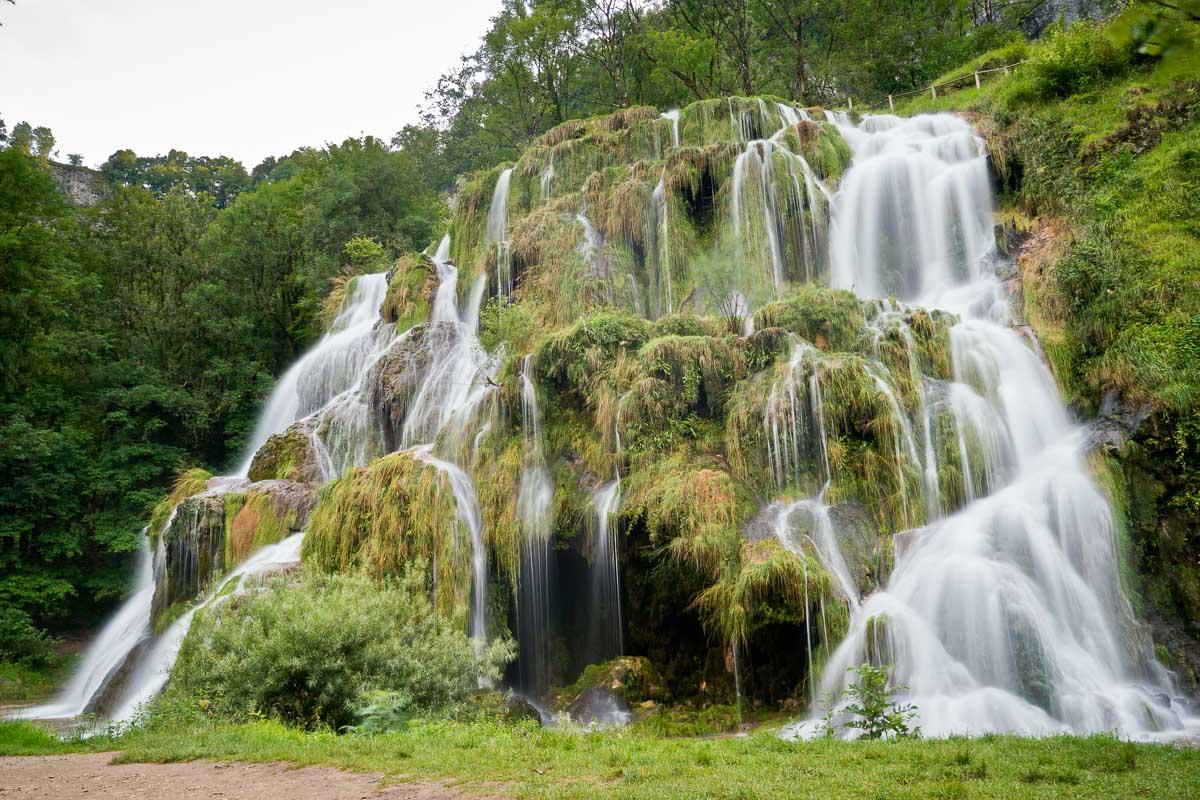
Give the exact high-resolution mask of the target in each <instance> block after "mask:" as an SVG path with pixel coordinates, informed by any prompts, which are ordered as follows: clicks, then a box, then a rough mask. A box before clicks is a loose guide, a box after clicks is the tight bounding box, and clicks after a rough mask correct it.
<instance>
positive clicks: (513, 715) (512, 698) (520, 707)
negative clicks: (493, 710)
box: [504, 694, 543, 725]
mask: <svg viewBox="0 0 1200 800" xmlns="http://www.w3.org/2000/svg"><path fill="white" fill-rule="evenodd" d="M504 721H505V722H513V723H516V722H536V723H537V724H538V725H541V724H542V722H543V720H542V712H540V711H538V708H537V706H535V705H534V704H533V703H532V702H530V701H529V700H528V699H527V698H524V697H521V696H520V695H516V694H509V695H507V696H506V697H505V700H504Z"/></svg>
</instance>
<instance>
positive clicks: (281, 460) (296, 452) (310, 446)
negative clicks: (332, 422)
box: [249, 417, 325, 483]
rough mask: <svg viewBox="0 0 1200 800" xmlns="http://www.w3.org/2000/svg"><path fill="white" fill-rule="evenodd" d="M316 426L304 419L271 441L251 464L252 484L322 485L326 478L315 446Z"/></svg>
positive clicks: (311, 421) (309, 420) (256, 455)
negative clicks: (272, 481) (273, 482)
mask: <svg viewBox="0 0 1200 800" xmlns="http://www.w3.org/2000/svg"><path fill="white" fill-rule="evenodd" d="M314 425H315V422H314V420H313V419H312V418H311V417H309V418H306V419H302V420H300V421H299V422H297V423H295V424H293V425H292V426H291V427H290V428H288V429H287V430H285V431H284V432H283V433H277V434H275V435H273V436H272V437H271V438H269V439H267V441H266V442H265V443H264V444H263V446H262V447H260V448H259V449H258V452H257V453H255V454H254V460H253V461H251V462H250V472H249V477H250V480H252V481H266V480H281V481H296V482H298V483H322V482H323V481H324V479H325V476H324V474H323V472H322V470H321V463H320V459H319V457H318V456H317V449H316V445H315V443H314V442H313V429H314Z"/></svg>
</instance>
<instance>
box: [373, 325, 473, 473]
mask: <svg viewBox="0 0 1200 800" xmlns="http://www.w3.org/2000/svg"><path fill="white" fill-rule="evenodd" d="M461 335H462V334H461V331H460V329H459V326H458V325H456V324H455V323H453V322H427V323H424V324H420V325H415V326H413V327H412V328H410V329H408V331H407V332H406V333H404V334H403V335H402V336H400V338H398V339H397V340H396V341H395V342H393V343H392V346H391V347H389V348H388V350H387V352H386V353H384V354H383V355H382V356H380V357H379V359H378V360H377V361H376V362H375V364H374V365H373V366H372V367H371V371H370V373H368V375H367V379H366V386H367V403H368V405H369V406H370V408H371V411H372V413H373V414H374V415H375V418H376V420H377V421H378V422H379V424H380V427H381V428H382V430H383V434H384V444H385V446H386V447H387V448H388V449H389V450H395V449H397V448H398V447H399V446H400V441H401V434H402V433H403V430H404V420H405V418H406V417H407V415H408V410H409V404H410V403H411V402H412V400H413V398H414V397H415V396H416V394H417V392H418V391H419V390H420V388H421V384H422V383H423V382H424V380H425V376H426V373H427V372H428V369H429V365H430V362H431V361H432V358H433V350H434V348H435V346H437V347H440V348H444V347H449V346H451V345H452V344H453V343H454V342H455V341H457V340H458V337H460V336H461Z"/></svg>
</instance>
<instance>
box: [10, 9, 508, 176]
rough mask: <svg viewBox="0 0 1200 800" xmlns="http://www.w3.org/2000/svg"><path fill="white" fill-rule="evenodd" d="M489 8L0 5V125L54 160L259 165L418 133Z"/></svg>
mask: <svg viewBox="0 0 1200 800" xmlns="http://www.w3.org/2000/svg"><path fill="white" fill-rule="evenodd" d="M499 7H500V0H374V1H372V0H325V1H318V0H190V1H189V0H17V2H16V5H9V4H8V3H7V2H0V22H2V23H3V26H4V27H2V28H0V118H3V119H4V120H5V122H7V123H8V126H9V128H10V129H11V128H12V126H13V124H14V123H16V122H19V121H20V120H23V119H24V120H29V121H30V122H31V123H33V124H34V125H47V126H49V127H50V128H51V129H52V130H53V131H54V135H55V138H56V139H57V145H56V147H57V149H58V151H59V154H60V158H61V160H64V161H65V160H66V157H67V154H68V153H82V154H83V156H84V163H85V164H90V165H97V164H100V163H102V162H103V161H105V160H106V159H107V158H108V156H109V155H110V154H111V153H113V152H114V151H116V150H119V149H120V148H122V147H129V148H132V149H133V150H135V151H137V152H138V153H139V154H140V155H154V154H158V153H165V152H167V151H168V150H169V149H170V148H172V147H175V148H178V149H182V150H186V151H187V152H188V153H191V154H192V155H218V154H225V155H230V156H233V157H235V158H237V159H239V160H241V161H242V162H244V163H245V165H246V168H247V169H250V168H252V167H253V166H254V165H255V164H257V163H258V162H259V161H261V160H262V159H263V158H264V157H265V156H268V155H285V154H287V153H290V152H291V151H292V150H294V149H295V148H297V147H299V146H301V145H321V144H324V143H325V142H327V141H341V140H342V139H344V138H345V137H347V136H352V135H357V134H360V133H369V134H373V135H376V136H379V137H381V138H385V139H388V138H391V136H392V134H393V133H395V132H396V131H397V130H399V129H400V128H401V127H403V126H404V125H405V124H406V123H409V122H416V121H417V106H418V105H419V104H421V103H422V102H423V98H424V93H425V91H426V90H427V89H429V88H432V86H433V85H434V83H435V82H436V81H437V78H438V76H439V75H440V74H442V73H443V72H445V71H447V70H449V69H451V68H453V67H454V66H456V65H457V64H458V62H459V57H460V56H461V55H462V54H464V53H466V52H471V51H474V49H475V48H476V46H477V45H478V42H479V40H480V39H481V38H482V36H483V34H484V32H485V31H486V30H487V28H488V25H489V22H490V19H491V17H492V16H493V15H495V14H496V12H497V11H498V10H499Z"/></svg>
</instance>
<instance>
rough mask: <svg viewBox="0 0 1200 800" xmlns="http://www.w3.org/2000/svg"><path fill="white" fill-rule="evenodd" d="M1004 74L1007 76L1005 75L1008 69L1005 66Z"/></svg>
mask: <svg viewBox="0 0 1200 800" xmlns="http://www.w3.org/2000/svg"><path fill="white" fill-rule="evenodd" d="M1004 74H1005V75H1007V74H1008V67H1007V66H1005V67H1004Z"/></svg>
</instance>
